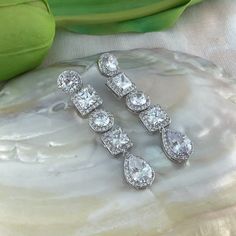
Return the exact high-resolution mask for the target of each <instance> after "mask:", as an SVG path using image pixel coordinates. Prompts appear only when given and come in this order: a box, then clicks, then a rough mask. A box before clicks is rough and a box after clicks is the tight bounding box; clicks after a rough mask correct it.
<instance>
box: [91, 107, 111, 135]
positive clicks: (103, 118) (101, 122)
mask: <svg viewBox="0 0 236 236" xmlns="http://www.w3.org/2000/svg"><path fill="white" fill-rule="evenodd" d="M89 125H90V127H91V128H92V129H93V130H94V131H95V132H105V131H107V130H109V129H111V127H112V126H113V125H114V117H113V115H112V114H111V113H110V112H107V111H105V110H102V109H98V110H95V111H93V112H92V113H91V114H90V116H89Z"/></svg>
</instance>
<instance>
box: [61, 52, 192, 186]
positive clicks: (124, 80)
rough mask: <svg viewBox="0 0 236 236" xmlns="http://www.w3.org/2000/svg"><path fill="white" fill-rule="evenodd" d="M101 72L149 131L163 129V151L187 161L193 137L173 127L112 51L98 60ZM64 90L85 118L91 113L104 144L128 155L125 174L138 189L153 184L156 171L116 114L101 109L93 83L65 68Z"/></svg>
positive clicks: (92, 123) (181, 160)
mask: <svg viewBox="0 0 236 236" xmlns="http://www.w3.org/2000/svg"><path fill="white" fill-rule="evenodd" d="M97 65H98V69H99V71H100V73H101V74H102V75H104V76H106V77H107V80H106V85H107V87H108V88H109V89H110V90H111V91H112V92H113V93H114V94H115V95H116V96H117V97H118V98H119V99H122V98H125V102H126V105H127V107H128V109H129V110H131V111H132V112H134V113H136V114H138V116H139V118H140V120H141V122H142V123H143V125H144V126H145V127H146V128H147V130H148V131H149V132H152V133H154V132H157V131H158V132H159V133H161V137H162V144H163V150H164V152H165V154H166V156H167V157H168V158H169V159H170V160H171V161H174V162H177V163H184V162H186V160H188V158H189V156H190V155H191V154H192V151H193V145H192V142H191V140H190V139H189V138H188V137H187V136H186V135H185V134H182V133H181V132H179V131H175V130H173V129H170V128H169V125H170V123H171V120H170V118H169V116H168V114H167V113H166V111H165V110H164V109H163V108H162V107H161V106H160V105H151V100H150V98H149V96H147V95H146V94H145V93H144V92H142V91H139V90H137V88H136V86H135V84H134V83H133V82H132V81H131V80H130V79H129V78H128V76H127V75H126V74H125V73H123V72H121V70H120V68H119V65H118V61H117V59H116V57H115V56H114V55H112V54H110V53H104V54H102V55H101V56H100V57H99V59H98V63H97ZM57 84H58V87H59V88H60V89H62V90H63V91H64V92H65V93H67V94H69V95H70V96H71V100H72V102H73V104H74V105H75V107H76V108H77V110H78V111H79V113H80V114H81V115H82V116H83V117H87V116H88V123H89V126H90V127H91V128H92V130H93V131H95V132H96V133H100V135H101V141H102V143H103V146H104V147H105V148H106V149H107V150H108V151H109V152H110V153H111V154H112V155H115V156H117V155H119V154H122V155H123V156H124V176H125V179H126V181H127V182H128V183H129V184H130V185H132V186H133V187H135V188H136V189H144V188H147V187H149V186H151V185H152V183H153V181H154V179H155V171H154V170H153V169H152V167H151V166H150V165H149V164H148V163H147V162H146V161H145V160H144V159H143V158H141V157H139V156H137V155H134V154H131V153H130V152H129V149H131V147H132V146H133V143H132V141H131V140H130V138H129V136H128V134H127V133H126V132H125V131H124V130H123V129H122V128H121V127H119V126H118V125H116V124H115V122H114V116H113V115H112V114H111V113H110V112H108V111H106V110H104V109H102V108H99V107H100V106H101V105H102V103H103V101H102V99H101V98H100V96H99V95H98V93H97V92H96V91H95V89H94V88H93V87H92V86H90V85H85V86H83V83H82V80H81V76H80V75H79V73H78V72H76V71H64V72H62V73H61V74H60V75H59V76H58V79H57Z"/></svg>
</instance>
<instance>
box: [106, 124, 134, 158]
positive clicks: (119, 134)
mask: <svg viewBox="0 0 236 236" xmlns="http://www.w3.org/2000/svg"><path fill="white" fill-rule="evenodd" d="M101 140H102V143H103V145H104V147H105V148H107V149H108V151H109V152H110V153H111V154H112V155H118V154H120V153H124V152H126V151H127V150H128V149H130V148H131V147H132V146H133V143H132V142H131V140H130V138H129V136H128V135H127V134H126V132H124V131H123V129H122V128H121V127H119V126H113V127H112V128H111V129H110V130H109V131H107V132H105V133H103V134H102V136H101Z"/></svg>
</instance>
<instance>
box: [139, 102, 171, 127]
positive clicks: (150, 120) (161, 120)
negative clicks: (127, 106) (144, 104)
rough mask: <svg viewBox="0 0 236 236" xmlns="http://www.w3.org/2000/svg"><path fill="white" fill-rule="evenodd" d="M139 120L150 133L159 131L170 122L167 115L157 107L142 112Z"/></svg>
mask: <svg viewBox="0 0 236 236" xmlns="http://www.w3.org/2000/svg"><path fill="white" fill-rule="evenodd" d="M139 118H140V120H141V121H142V123H143V124H144V126H145V127H146V128H147V129H148V131H150V132H155V131H161V130H162V128H164V127H166V126H168V125H169V124H170V122H171V120H170V118H169V116H168V115H167V113H166V112H165V111H164V110H163V109H162V107H161V106H159V105H155V106H150V107H149V108H148V109H147V110H145V111H142V112H141V113H140V114H139Z"/></svg>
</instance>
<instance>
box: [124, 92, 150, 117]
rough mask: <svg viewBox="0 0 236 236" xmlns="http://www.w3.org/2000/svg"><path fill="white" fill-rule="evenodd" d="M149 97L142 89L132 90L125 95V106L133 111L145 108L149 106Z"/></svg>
mask: <svg viewBox="0 0 236 236" xmlns="http://www.w3.org/2000/svg"><path fill="white" fill-rule="evenodd" d="M150 103H151V101H150V98H149V96H147V95H146V94H145V93H144V92H142V91H133V92H131V93H129V94H128V95H127V96H126V105H127V107H128V108H129V109H130V110H131V111H134V112H139V111H143V110H145V109H147V108H148V107H149V106H150Z"/></svg>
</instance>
